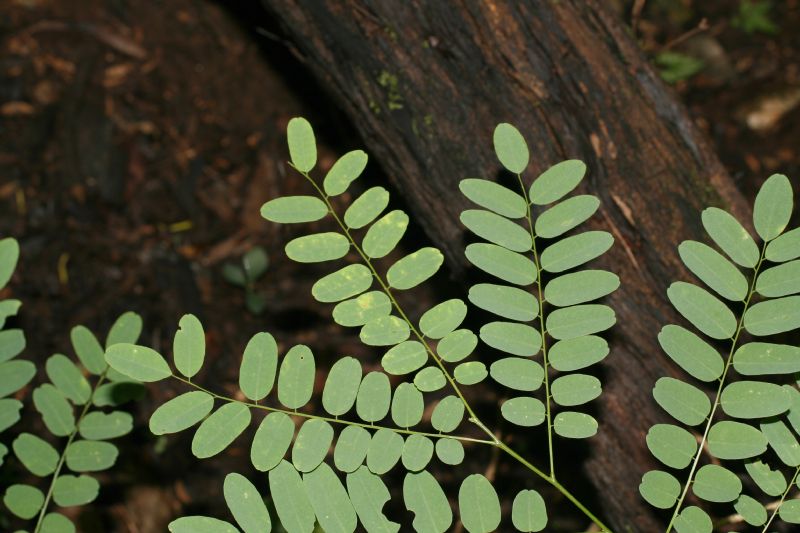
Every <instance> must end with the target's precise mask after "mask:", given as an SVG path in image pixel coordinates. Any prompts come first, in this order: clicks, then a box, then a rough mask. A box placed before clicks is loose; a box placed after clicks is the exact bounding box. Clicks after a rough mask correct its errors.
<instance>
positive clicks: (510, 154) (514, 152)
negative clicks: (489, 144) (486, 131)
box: [493, 122, 530, 174]
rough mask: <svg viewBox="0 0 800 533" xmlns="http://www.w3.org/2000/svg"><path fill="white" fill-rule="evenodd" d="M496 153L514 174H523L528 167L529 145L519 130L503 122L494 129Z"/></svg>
mask: <svg viewBox="0 0 800 533" xmlns="http://www.w3.org/2000/svg"><path fill="white" fill-rule="evenodd" d="M493 140H494V151H495V153H496V154H497V159H499V160H500V163H502V165H503V166H504V167H506V168H507V169H508V170H509V171H510V172H513V173H514V174H521V173H522V172H523V171H524V170H525V167H527V166H528V160H529V159H530V154H529V153H528V145H527V144H526V143H525V139H524V138H523V137H522V134H521V133H520V132H519V130H518V129H517V128H515V127H514V126H512V125H511V124H508V123H506V122H503V123H501V124H498V125H497V127H496V128H495V129H494V139H493Z"/></svg>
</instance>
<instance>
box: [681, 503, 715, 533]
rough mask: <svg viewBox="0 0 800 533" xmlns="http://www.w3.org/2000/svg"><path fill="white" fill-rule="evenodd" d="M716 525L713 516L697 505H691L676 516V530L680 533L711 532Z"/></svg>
mask: <svg viewBox="0 0 800 533" xmlns="http://www.w3.org/2000/svg"><path fill="white" fill-rule="evenodd" d="M713 529H714V525H713V524H712V523H711V517H710V516H708V514H707V513H706V512H705V511H703V510H702V509H700V508H699V507H697V506H695V505H690V506H689V507H686V508H685V509H684V510H682V511H681V512H680V514H679V515H678V516H677V517H676V518H675V531H677V532H678V533H711V531H712V530H713Z"/></svg>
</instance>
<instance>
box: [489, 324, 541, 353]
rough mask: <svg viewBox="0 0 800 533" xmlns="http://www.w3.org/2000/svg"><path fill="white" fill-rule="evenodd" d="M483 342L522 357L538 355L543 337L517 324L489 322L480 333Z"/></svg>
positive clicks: (527, 327)
mask: <svg viewBox="0 0 800 533" xmlns="http://www.w3.org/2000/svg"><path fill="white" fill-rule="evenodd" d="M480 337H481V340H482V341H483V342H485V343H486V344H488V345H489V346H491V347H492V348H496V349H498V350H500V351H503V352H506V353H510V354H512V355H519V356H521V357H526V356H531V355H536V354H537V353H538V352H539V350H540V349H541V347H542V335H541V334H540V333H539V332H538V331H537V330H536V329H534V328H532V327H530V326H526V325H525V324H517V323H515V322H489V323H488V324H486V325H484V326H483V327H482V328H481V331H480Z"/></svg>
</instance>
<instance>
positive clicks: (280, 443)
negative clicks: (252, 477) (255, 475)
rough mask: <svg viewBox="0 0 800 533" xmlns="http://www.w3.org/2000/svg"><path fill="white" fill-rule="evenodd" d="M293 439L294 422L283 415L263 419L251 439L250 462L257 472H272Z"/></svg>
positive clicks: (269, 415)
mask: <svg viewBox="0 0 800 533" xmlns="http://www.w3.org/2000/svg"><path fill="white" fill-rule="evenodd" d="M293 437H294V422H292V419H291V418H289V416H287V415H286V414H284V413H279V412H272V413H270V414H268V415H267V416H266V417H264V419H263V420H261V424H259V426H258V429H257V430H256V434H255V436H254V437H253V445H252V447H251V448H250V462H251V463H253V466H254V467H255V469H256V470H258V471H259V472H267V471H269V470H272V469H273V468H275V467H276V466H278V463H280V462H281V461H282V460H283V457H284V455H286V451H287V450H288V449H289V445H290V444H291V443H292V438H293Z"/></svg>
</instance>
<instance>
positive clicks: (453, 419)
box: [431, 395, 464, 433]
mask: <svg viewBox="0 0 800 533" xmlns="http://www.w3.org/2000/svg"><path fill="white" fill-rule="evenodd" d="M463 419H464V402H462V401H461V399H460V398H458V397H456V396H452V395H451V396H445V397H444V398H442V399H441V400H440V401H439V403H438V404H436V407H435V408H434V409H433V414H432V415H431V425H432V426H433V428H434V429H436V430H437V431H439V432H441V433H450V432H452V431H454V430H455V429H456V428H457V427H458V426H459V425H460V424H461V421H462V420H463Z"/></svg>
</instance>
